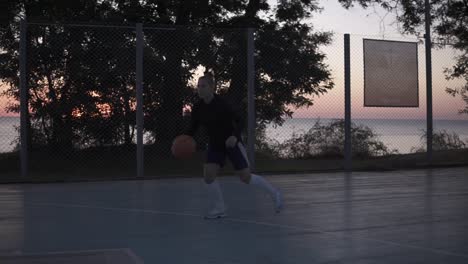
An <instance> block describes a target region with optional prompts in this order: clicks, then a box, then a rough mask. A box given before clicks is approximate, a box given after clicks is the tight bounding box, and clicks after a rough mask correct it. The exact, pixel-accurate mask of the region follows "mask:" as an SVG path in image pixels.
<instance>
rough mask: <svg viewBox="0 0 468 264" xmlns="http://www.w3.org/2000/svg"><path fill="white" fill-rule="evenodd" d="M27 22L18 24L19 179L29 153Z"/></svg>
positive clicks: (26, 169)
mask: <svg viewBox="0 0 468 264" xmlns="http://www.w3.org/2000/svg"><path fill="white" fill-rule="evenodd" d="M27 30H28V28H27V22H26V21H25V20H21V22H20V51H19V52H20V53H19V70H20V83H19V88H20V162H21V177H23V178H26V177H27V176H28V169H29V151H28V144H29V142H28V136H29V135H28V132H29V131H28V118H29V113H28V112H29V111H28V108H29V107H28V78H27V54H26V52H27V41H28V40H27V36H28V33H27Z"/></svg>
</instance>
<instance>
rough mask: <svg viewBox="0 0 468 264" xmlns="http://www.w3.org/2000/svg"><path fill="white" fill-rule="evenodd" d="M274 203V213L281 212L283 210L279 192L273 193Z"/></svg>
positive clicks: (281, 195)
mask: <svg viewBox="0 0 468 264" xmlns="http://www.w3.org/2000/svg"><path fill="white" fill-rule="evenodd" d="M274 202H275V211H276V213H279V212H281V210H283V194H281V192H280V191H279V190H277V191H276V193H275V197H274Z"/></svg>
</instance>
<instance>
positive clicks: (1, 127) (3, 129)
mask: <svg viewBox="0 0 468 264" xmlns="http://www.w3.org/2000/svg"><path fill="white" fill-rule="evenodd" d="M19 125H20V119H19V118H18V117H4V116H2V117H0V153H2V152H11V151H13V150H14V149H15V143H13V142H14V141H15V140H16V139H18V136H19V132H18V131H17V130H16V129H15V127H19Z"/></svg>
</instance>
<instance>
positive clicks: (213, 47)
mask: <svg viewBox="0 0 468 264" xmlns="http://www.w3.org/2000/svg"><path fill="white" fill-rule="evenodd" d="M318 8H319V7H318V6H317V3H316V1H312V0H294V1H279V3H278V6H277V7H272V6H270V5H269V4H268V3H267V1H265V0H250V1H216V0H215V1H208V0H197V1H167V0H148V1H136V0H114V1H109V0H104V1H97V0H80V1H73V3H68V2H67V3H65V2H63V1H52V0H37V1H29V0H20V1H16V2H15V3H14V4H12V8H10V9H9V12H11V15H9V16H8V17H10V20H9V21H10V22H17V21H18V19H19V18H25V19H27V20H28V21H30V22H34V21H46V22H59V23H65V24H66V23H69V22H73V23H80V22H85V23H94V24H96V23H107V24H112V23H114V24H116V23H117V24H129V25H134V23H135V22H141V23H144V24H145V25H148V26H151V25H158V27H159V29H154V28H151V27H148V28H146V29H145V40H146V46H145V50H144V70H145V73H144V81H145V83H144V86H145V94H144V109H145V128H146V130H147V131H148V132H150V133H151V134H152V135H153V136H154V138H155V142H156V144H158V146H159V147H160V149H162V150H163V152H164V153H168V151H169V146H170V143H171V141H172V139H173V138H174V136H175V135H177V134H178V133H180V132H181V129H182V128H181V125H180V124H181V121H182V119H183V108H184V106H186V105H190V104H191V103H192V98H193V89H191V87H190V86H191V82H190V80H191V77H192V75H193V73H194V72H195V71H196V70H197V69H199V68H200V67H204V68H207V69H210V70H213V71H214V73H215V75H216V79H217V84H218V88H219V90H220V92H221V93H222V94H223V95H225V96H226V97H227V98H228V99H229V100H230V101H231V102H232V103H233V104H236V105H237V106H238V107H239V108H240V109H244V111H245V109H247V107H246V94H247V86H246V84H247V74H246V72H247V69H246V49H247V47H246V42H247V39H246V30H245V29H246V28H247V27H252V28H254V29H255V32H256V33H255V34H256V35H255V42H256V43H255V45H256V53H255V56H256V69H257V71H256V92H257V93H256V103H257V109H258V113H257V114H258V116H257V118H258V122H259V124H260V125H263V124H265V123H268V122H276V123H281V122H282V121H283V120H284V117H285V116H291V115H292V113H293V112H292V110H291V109H290V108H288V106H295V107H305V106H311V105H313V102H314V101H313V100H314V98H313V95H319V94H322V93H326V92H327V91H328V90H329V89H332V87H333V82H332V80H331V75H330V72H329V70H328V68H327V65H326V64H325V63H324V62H323V59H324V58H325V55H324V54H322V53H321V52H320V51H319V46H320V45H326V44H328V43H329V42H330V36H331V35H330V34H329V33H326V32H314V30H313V28H312V27H311V26H310V25H308V24H306V23H305V22H304V20H305V19H306V18H308V17H310V16H311V15H312V13H313V12H315V11H317V10H318ZM162 27H166V28H165V29H164V28H163V29H161V28H162ZM32 28H33V29H34V28H36V29H34V30H30V31H29V41H28V45H29V46H28V51H31V52H33V53H35V56H34V57H33V58H34V60H31V61H30V62H28V63H29V64H28V69H29V84H30V88H31V98H30V100H29V102H30V105H31V107H32V109H33V111H32V113H31V114H32V119H33V120H34V123H35V124H36V125H37V127H36V128H37V131H38V132H39V133H40V134H41V135H42V138H45V139H46V140H45V141H46V142H45V143H46V144H47V145H50V144H51V143H52V142H58V143H57V144H59V145H64V146H67V147H70V146H72V145H73V144H76V142H78V143H80V144H81V142H83V141H86V142H88V143H89V144H96V142H101V143H100V144H109V143H114V144H118V143H120V142H127V143H128V141H129V139H131V134H132V133H131V131H132V128H133V126H134V120H133V119H132V118H130V117H131V116H134V97H135V96H134V87H133V82H134V70H133V66H131V67H130V66H129V65H133V62H132V58H133V57H132V56H133V55H131V54H134V48H135V47H134V44H135V43H134V32H132V31H131V30H127V31H125V30H121V31H119V30H115V31H114V32H112V34H110V33H109V32H111V31H109V30H107V31H105V30H100V29H96V28H92V29H90V28H85V27H80V28H76V27H69V26H64V25H63V24H57V25H48V26H33V27H32ZM8 32H9V33H8V34H10V36H9V37H8V38H7V40H5V41H1V43H0V49H4V50H8V51H10V52H8V53H7V54H6V55H4V57H3V59H4V60H2V62H0V74H1V75H0V78H1V79H2V80H4V81H7V82H9V83H10V84H11V85H12V88H11V89H10V90H9V91H7V92H6V95H7V96H10V97H13V98H18V95H19V94H18V83H17V81H16V80H17V77H16V74H17V71H18V65H17V57H16V55H17V53H15V51H16V50H17V48H18V38H17V35H15V32H18V25H17V23H10V25H9V27H8ZM0 34H3V33H0ZM5 34H6V33H5ZM2 39H3V38H2ZM116 43H117V45H116ZM97 55H99V56H97ZM103 58H104V59H103ZM50 84H52V85H50ZM103 106H105V107H106V109H108V111H107V112H106V111H104V112H103V111H102V110H103V109H102V108H103ZM10 110H11V111H18V107H17V106H13V107H11V108H10ZM77 113H79V114H78V115H77ZM78 116H79V118H77V117H78ZM119 120H126V123H125V125H123V126H122V125H121V124H122V122H120V123H119ZM39 121H40V122H39ZM109 124H112V125H111V126H110V127H111V128H112V129H111V131H117V133H104V137H100V136H99V135H98V134H99V131H98V130H99V127H101V128H102V127H104V126H105V125H109ZM74 142H75V143H74Z"/></svg>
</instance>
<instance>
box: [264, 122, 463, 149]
mask: <svg viewBox="0 0 468 264" xmlns="http://www.w3.org/2000/svg"><path fill="white" fill-rule="evenodd" d="M316 121H317V119H312V118H294V119H289V120H287V121H286V122H285V123H284V124H283V126H281V127H276V128H274V127H273V126H268V127H267V130H266V134H267V136H268V137H269V138H273V139H275V140H277V141H279V142H283V141H285V140H286V139H288V138H290V137H291V136H292V134H293V132H294V131H296V132H297V133H304V132H306V131H308V130H309V129H310V128H312V127H313V125H314V124H315V122H316ZM320 121H321V122H322V123H329V122H331V121H332V119H320ZM353 122H354V123H355V124H358V125H365V126H368V127H370V128H371V129H373V131H374V132H375V133H376V134H377V135H378V139H380V140H381V141H382V142H384V144H385V145H386V146H388V147H389V148H390V149H395V150H397V151H398V152H399V153H410V152H411V149H412V148H420V147H423V146H424V144H425V143H424V141H422V140H421V135H422V134H423V131H424V130H426V120H402V119H353ZM444 129H445V130H447V131H448V132H455V133H456V134H458V135H459V137H460V139H461V140H463V141H464V142H465V143H468V120H434V131H440V130H444Z"/></svg>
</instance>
